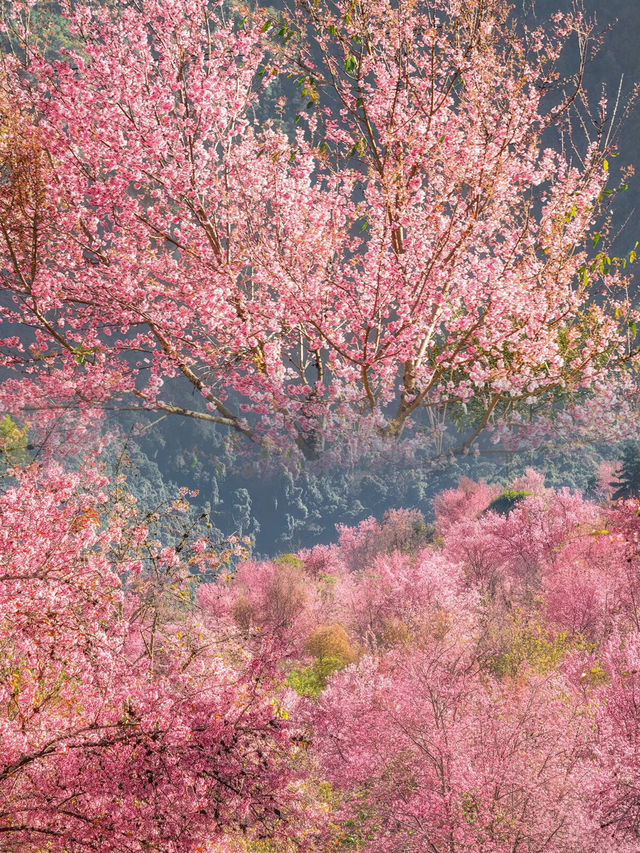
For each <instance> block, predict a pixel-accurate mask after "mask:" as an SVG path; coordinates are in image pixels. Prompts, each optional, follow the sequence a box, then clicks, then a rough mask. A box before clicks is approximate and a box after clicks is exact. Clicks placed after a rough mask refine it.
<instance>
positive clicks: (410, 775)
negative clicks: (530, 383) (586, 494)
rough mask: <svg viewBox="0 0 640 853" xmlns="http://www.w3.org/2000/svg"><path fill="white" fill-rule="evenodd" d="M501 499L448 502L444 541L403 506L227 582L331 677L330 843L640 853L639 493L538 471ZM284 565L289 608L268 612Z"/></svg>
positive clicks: (317, 702)
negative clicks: (602, 498)
mask: <svg viewBox="0 0 640 853" xmlns="http://www.w3.org/2000/svg"><path fill="white" fill-rule="evenodd" d="M499 492H500V489H499V488H495V487H490V486H487V485H486V484H474V483H472V482H470V481H463V482H462V484H461V486H460V487H459V489H457V490H456V489H453V490H450V491H449V492H446V493H444V494H442V495H440V496H439V498H438V500H437V501H436V506H437V513H438V514H437V518H436V531H439V537H438V538H437V539H436V540H435V541H433V530H432V529H429V528H428V527H426V526H425V525H424V524H423V523H422V522H421V519H420V517H419V515H417V514H416V513H406V512H393V513H389V514H388V515H387V516H385V519H384V520H383V521H382V523H379V522H377V521H375V520H374V519H369V520H367V521H365V522H363V523H362V524H360V525H359V526H358V527H356V528H353V529H349V528H344V527H342V528H340V530H339V541H338V542H337V543H336V544H335V545H331V546H318V547H317V548H314V549H311V550H308V551H304V552H301V553H300V554H299V555H298V556H299V558H302V562H301V561H298V562H295V561H293V559H292V558H288V560H286V561H285V563H283V564H281V565H280V567H278V563H277V561H276V562H275V563H263V564H259V563H253V564H251V563H249V564H246V565H245V566H244V567H243V569H242V570H241V572H240V573H239V575H238V583H237V585H236V584H235V583H234V582H231V583H230V585H229V586H228V587H227V589H226V591H225V595H226V596H228V598H227V600H226V601H227V603H226V605H225V606H226V608H227V612H230V613H232V614H235V617H236V618H237V616H238V614H239V613H241V612H242V613H245V612H246V611H242V609H240V610H239V609H238V601H239V600H242V601H243V602H245V603H246V600H251V601H252V602H253V608H254V609H253V611H252V612H253V613H254V614H256V615H255V617H254V618H255V619H256V622H255V623H254V624H258V623H259V624H260V625H261V626H263V629H264V630H265V631H266V632H267V634H269V636H270V637H273V636H280V637H281V638H282V639H283V640H286V641H287V642H289V643H290V645H289V654H293V655H296V654H297V655H298V658H299V660H300V661H301V663H305V661H306V662H307V663H308V664H310V668H309V669H307V670H306V671H305V672H306V673H307V678H311V677H312V676H313V673H314V672H315V674H316V676H315V677H316V678H317V679H320V680H319V681H318V680H317V681H316V682H315V684H316V685H317V686H316V687H315V688H313V687H311V688H305V689H311V690H312V694H311V695H313V696H315V695H317V694H318V691H319V695H317V698H314V699H311V700H308V701H307V703H306V705H305V704H304V703H303V705H302V706H301V707H300V709H299V710H298V711H297V712H296V718H297V725H298V726H301V727H302V731H303V732H304V735H303V740H306V741H309V742H310V743H311V751H310V752H309V755H308V760H309V761H310V763H309V765H308V767H309V772H310V773H311V775H312V777H313V776H315V777H316V778H319V779H324V780H326V781H328V782H330V783H331V786H332V789H331V790H332V797H331V801H330V808H329V814H328V818H329V819H328V821H326V823H325V825H324V829H323V826H322V822H321V821H317V818H316V824H315V825H314V827H313V831H312V836H313V837H316V836H317V837H318V838H320V839H322V840H321V841H320V849H325V848H324V847H323V846H322V845H323V844H324V845H327V844H328V845H331V844H338V843H339V842H340V841H345V842H349V839H350V843H356V842H357V843H358V844H359V845H360V846H359V849H362V850H365V851H371V853H374V851H375V853H377V851H380V850H384V851H385V853H387V851H388V853H394V851H398V853H400V851H402V853H408V851H416V853H417V851H420V853H422V851H424V850H434V851H447V852H448V853H454V851H463V850H464V851H473V853H507V851H513V850H514V849H517V848H518V847H519V846H521V847H522V848H523V849H525V850H542V851H548V853H566V851H568V850H571V851H573V850H575V851H578V850H579V851H581V853H582V851H585V853H633V851H635V850H636V849H637V844H638V837H637V821H638V797H637V789H638V782H639V779H638V758H639V753H638V656H639V655H638V652H639V650H638V520H637V514H636V510H637V502H634V501H627V502H618V503H616V504H613V505H596V504H594V503H591V502H589V501H585V500H583V498H582V497H581V496H580V495H579V494H576V493H570V492H569V491H568V490H562V491H560V492H554V491H553V490H552V489H548V488H545V486H544V482H543V479H542V477H541V476H540V475H538V474H537V473H536V472H535V471H531V470H530V471H528V472H527V474H526V476H525V477H523V478H520V479H519V480H517V481H515V482H514V483H512V484H511V494H514V493H516V494H518V493H520V498H519V499H518V500H517V501H515V502H514V503H513V505H512V506H511V508H510V509H509V511H507V512H496V511H494V510H492V509H491V508H490V507H489V503H490V502H491V501H492V500H494V499H495V497H496V495H497V494H498V493H499ZM523 492H524V494H522V493H523ZM506 494H509V492H507V493H506ZM400 530H402V531H403V533H402V535H401V536H396V535H395V534H396V533H397V532H399V531H400ZM420 537H422V538H420ZM285 565H286V566H287V567H288V571H290V572H293V573H294V574H290V575H289V576H288V577H289V581H290V583H289V584H288V586H287V587H286V589H287V591H288V592H287V595H288V597H286V596H285V599H286V601H287V602H288V603H289V605H290V610H289V611H288V616H287V619H282V618H280V619H279V620H278V621H274V620H273V619H272V620H271V621H269V619H268V618H267V615H266V614H267V613H268V612H272V613H273V614H275V613H278V612H280V610H279V609H278V606H279V607H280V608H281V606H282V600H283V599H282V591H283V588H282V587H281V588H280V592H279V593H278V594H275V593H274V590H275V589H276V587H274V578H277V577H278V574H279V572H281V571H282V567H283V566H285ZM294 576H295V584H294V583H292V582H291V581H292V579H293V577H294ZM206 589H207V588H206V587H205V588H203V593H205V592H206ZM296 590H298V591H299V592H300V594H296ZM269 596H271V601H272V602H277V601H280V605H278V606H273V605H268V604H267V603H266V602H267V600H268V598H269ZM292 602H295V604H292ZM223 611H224V607H223V609H222V611H220V612H223ZM294 625H295V630H294V629H293V626H294ZM292 631H293V633H292ZM305 632H306V634H307V640H306V641H305ZM294 634H295V637H296V640H295V643H293V645H291V638H292V636H294ZM320 635H322V637H324V638H325V639H324V643H325V645H324V646H323V645H322V644H321V643H320V642H319V640H318V638H319V637H320ZM331 638H333V639H332V641H331V642H332V643H333V645H331V642H330V640H331ZM332 650H333V651H332ZM331 654H333V658H332V659H331V661H330V666H328V668H327V664H326V660H327V658H323V657H322V655H331ZM340 655H342V658H340ZM318 656H319V657H318ZM314 657H315V659H316V660H318V661H320V663H316V664H312V661H313V660H314ZM323 659H324V660H325V669H324V670H323V669H322V667H321V663H322V660H323ZM314 666H315V669H314ZM336 670H338V671H337V672H336ZM331 672H333V673H334V674H333V675H331ZM296 678H297V679H298V681H296V682H294V683H302V682H300V681H299V679H300V676H299V675H298V676H296ZM310 683H311V682H304V684H310ZM292 707H293V706H292ZM300 715H301V716H300ZM331 849H333V848H331Z"/></svg>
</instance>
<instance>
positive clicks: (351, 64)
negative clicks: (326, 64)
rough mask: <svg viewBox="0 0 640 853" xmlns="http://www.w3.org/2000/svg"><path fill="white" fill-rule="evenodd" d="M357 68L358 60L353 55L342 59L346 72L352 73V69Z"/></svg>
mask: <svg viewBox="0 0 640 853" xmlns="http://www.w3.org/2000/svg"><path fill="white" fill-rule="evenodd" d="M357 68H358V60H357V59H356V58H355V56H347V58H346V59H345V61H344V70H345V71H346V72H347V74H353V73H354V71H356V70H357Z"/></svg>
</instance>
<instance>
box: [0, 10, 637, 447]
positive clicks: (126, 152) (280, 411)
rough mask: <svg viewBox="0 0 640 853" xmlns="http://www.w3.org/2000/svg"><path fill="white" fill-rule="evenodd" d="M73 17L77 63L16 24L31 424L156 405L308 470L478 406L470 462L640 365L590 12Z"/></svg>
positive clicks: (20, 283)
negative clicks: (610, 246)
mask: <svg viewBox="0 0 640 853" xmlns="http://www.w3.org/2000/svg"><path fill="white" fill-rule="evenodd" d="M61 7H62V10H63V14H64V16H65V17H66V19H67V21H68V27H69V34H70V35H69V37H70V39H71V41H72V42H74V43H75V44H76V45H77V47H76V48H75V49H69V50H66V51H63V54H62V56H63V58H62V60H61V61H57V60H56V61H50V60H48V59H47V58H46V56H45V55H43V52H42V50H41V49H40V47H39V43H38V40H37V39H34V38H32V37H31V34H30V31H29V15H28V5H25V4H23V3H21V2H18V3H15V4H12V10H11V11H10V13H9V14H8V15H7V16H5V28H6V31H7V33H8V36H7V37H8V38H9V41H10V43H11V44H12V45H13V46H14V48H15V52H14V54H13V55H7V56H5V57H3V65H4V71H3V74H2V78H1V79H0V88H1V89H2V111H1V115H2V118H1V121H2V125H1V130H0V159H1V160H2V168H3V175H4V176H5V177H4V178H3V181H2V184H1V186H0V220H1V237H2V240H1V245H2V253H3V260H2V279H1V280H2V286H3V289H4V292H5V295H6V297H7V298H6V300H5V301H4V302H3V306H2V313H3V317H4V319H5V321H7V323H8V324H9V325H13V326H16V325H19V326H20V327H21V328H22V330H23V331H24V330H26V329H29V330H31V334H32V337H28V336H27V335H26V334H22V335H20V336H19V337H15V336H13V337H8V338H6V339H4V340H3V342H2V350H3V365H4V366H5V367H7V368H9V369H10V370H11V372H12V374H13V376H12V378H11V379H9V380H8V381H6V382H5V383H4V384H3V388H2V394H1V397H0V399H1V402H2V407H3V408H4V409H5V410H6V411H9V412H12V413H20V412H22V413H23V415H24V414H26V413H30V414H29V416H30V417H32V419H34V420H35V419H36V415H35V413H33V412H32V410H33V409H37V410H38V412H39V419H40V422H41V423H43V424H50V423H51V422H52V419H53V417H54V414H55V416H58V415H59V413H60V411H61V410H68V409H72V410H74V411H75V412H76V414H75V417H76V418H78V415H77V412H78V411H79V412H80V413H81V416H80V418H79V420H82V418H89V417H91V416H93V414H95V411H96V409H98V408H100V407H105V406H106V407H111V406H115V407H131V406H133V407H135V406H141V407H143V408H149V409H157V410H161V411H164V412H169V413H176V414H181V415H185V416H190V417H194V418H200V419H204V420H208V421H212V422H215V423H219V424H224V425H226V426H227V427H229V428H230V429H231V430H232V431H234V432H235V433H238V434H242V435H244V436H247V437H249V438H251V439H253V440H255V441H257V442H259V443H261V444H262V445H263V446H266V447H271V448H273V447H274V446H276V447H279V446H287V445H290V444H291V443H292V441H295V442H296V443H297V445H298V447H299V448H300V449H301V450H302V451H303V452H304V453H306V455H308V456H309V455H310V456H313V455H317V453H318V452H319V451H320V450H321V448H322V446H323V441H324V440H325V438H326V439H332V438H335V437H337V436H339V435H340V434H344V432H345V430H347V431H348V432H349V434H352V433H353V430H354V424H357V425H358V426H357V429H358V434H359V435H360V436H361V437H363V438H364V437H366V436H373V437H377V438H378V439H380V438H382V439H384V438H397V437H398V436H400V435H401V433H403V431H404V430H405V428H407V427H409V426H411V425H413V426H416V425H420V424H422V427H424V428H425V429H426V428H434V429H435V428H436V427H441V426H442V423H443V418H444V417H445V416H446V415H447V414H453V415H455V417H456V419H457V420H458V423H459V425H460V427H461V429H462V433H461V438H460V445H459V449H461V450H467V449H468V448H469V447H470V446H471V445H472V444H473V443H474V442H475V441H476V439H477V438H478V436H480V435H481V433H482V432H483V431H484V430H485V429H486V428H487V427H489V426H491V424H492V422H494V421H495V422H502V423H508V422H509V421H510V419H512V417H513V416H516V417H519V418H522V417H523V411H524V412H525V413H526V412H528V411H530V407H531V406H532V405H534V404H535V405H536V406H537V405H538V404H539V405H541V406H542V405H543V404H545V405H546V404H549V405H551V404H552V403H553V401H554V399H555V397H556V396H557V395H558V394H564V393H569V392H573V391H575V392H579V393H582V394H587V393H588V392H589V391H590V389H593V388H596V387H602V385H603V384H606V383H607V382H608V381H609V380H610V378H611V371H613V370H614V369H617V368H618V367H620V365H622V364H623V363H625V362H626V361H628V360H629V359H631V358H632V356H634V355H635V354H636V353H635V351H634V350H633V346H632V341H631V339H630V338H629V333H628V332H629V325H628V321H629V319H630V316H631V315H630V313H629V312H630V310H631V309H630V305H629V303H628V300H627V296H626V293H627V291H626V289H625V284H626V280H625V278H624V277H623V275H622V271H621V270H620V269H618V268H617V267H615V266H614V265H612V264H611V259H610V258H608V255H607V250H606V246H605V242H606V227H605V228H601V229H600V232H599V233H601V234H603V235H605V236H603V237H602V241H601V242H600V243H599V244H598V246H597V248H596V243H597V240H598V238H597V237H594V238H593V241H592V240H591V238H590V235H591V234H592V232H593V229H594V228H595V227H596V225H597V223H598V222H599V221H600V219H599V217H600V213H601V209H602V203H603V198H604V196H603V193H604V191H605V186H606V183H607V178H608V174H609V172H608V170H609V162H611V163H613V160H611V161H609V160H608V159H607V158H608V153H609V148H610V147H611V142H610V140H611V138H612V137H611V135H610V134H609V122H610V118H611V117H610V116H609V115H608V113H607V107H606V102H605V101H604V100H602V101H601V102H600V104H599V106H598V108H597V110H596V114H594V116H593V126H594V127H595V130H594V135H593V137H592V138H588V139H585V140H582V141H581V140H580V139H578V137H577V136H575V137H572V136H571V135H570V131H569V124H568V121H569V116H570V113H571V110H572V108H573V106H574V105H575V104H576V103H577V102H578V100H579V99H580V98H581V97H582V92H581V79H582V71H583V66H584V61H585V58H586V55H587V52H588V45H589V41H590V37H591V29H590V25H589V23H588V22H587V21H586V20H585V19H584V18H582V17H581V16H580V15H576V14H571V15H566V16H562V15H557V16H555V18H554V20H553V21H552V22H551V23H550V25H549V27H548V28H547V30H546V31H545V30H543V29H541V28H540V29H535V30H528V29H526V27H524V26H523V25H519V24H518V23H517V22H516V21H515V20H514V19H513V18H512V17H511V16H510V14H509V9H508V7H507V5H506V4H505V2H504V0H483V2H481V3H468V2H464V0H463V1H462V2H461V0H433V2H429V3H427V2H419V3H414V2H408V0H407V2H405V0H401V2H399V3H390V2H388V0H365V2H363V3H359V4H357V5H355V6H354V5H353V4H351V3H349V2H343V0H340V2H336V3H332V2H324V0H323V2H321V3H314V4H311V3H307V2H306V0H300V2H297V3H296V4H295V6H294V8H292V9H290V10H289V11H286V12H283V13H282V14H281V15H279V16H276V17H275V18H274V17H273V16H271V17H270V16H269V14H268V13H267V12H265V11H256V12H253V13H249V12H248V11H247V10H242V11H241V12H236V13H231V12H228V11H227V10H226V7H224V6H222V5H218V4H211V3H209V2H206V0H196V2H193V0H189V2H186V0H143V2H141V3H139V4H130V5H125V4H117V3H116V4H100V5H98V4H78V3H67V2H63V3H62V4H61ZM240 16H242V18H240ZM576 40H577V42H578V45H579V53H580V62H579V67H578V68H577V73H576V76H575V77H574V78H572V79H571V81H570V82H567V81H562V80H561V79H560V78H559V77H558V74H557V71H556V63H557V60H558V58H559V56H560V54H561V52H562V50H563V48H564V46H565V45H566V44H567V43H568V42H569V41H574V42H575V41H576ZM287 75H293V76H294V77H295V78H296V79H297V81H298V83H299V85H300V89H301V92H302V95H303V97H304V98H305V100H307V101H308V104H309V107H308V110H307V111H306V112H305V113H304V115H302V116H301V121H300V122H299V124H298V125H297V127H295V128H293V127H291V128H288V127H283V121H279V120H278V121H275V120H272V119H269V120H266V121H265V120H263V121H260V120H259V119H258V118H256V112H255V111H256V109H259V107H260V104H261V102H262V101H264V99H265V98H266V99H269V98H270V97H271V92H272V89H271V88H270V86H271V84H272V81H274V80H275V81H276V82H277V81H278V79H280V78H284V79H286V77H287ZM585 126H586V125H585ZM554 132H559V134H560V136H556V137H554V136H553V134H554ZM560 137H561V138H562V139H563V140H564V142H563V143H562V145H561V144H560V142H558V144H557V145H556V144H555V143H554V141H553V140H554V138H556V139H558V140H559V139H560ZM570 140H571V141H572V144H569V141H570ZM570 152H573V153H570ZM612 153H615V152H612ZM607 191H608V190H607ZM603 290H604V291H605V292H606V294H607V296H606V297H605V298H602V297H601V292H602V291H603ZM596 296H598V298H597V299H596V298H595V297H596ZM27 338H28V339H27ZM598 383H600V385H598ZM188 392H192V396H191V397H190V396H189V394H188ZM193 395H195V397H193ZM195 401H200V402H195ZM436 432H437V430H436Z"/></svg>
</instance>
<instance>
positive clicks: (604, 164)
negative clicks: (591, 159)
mask: <svg viewBox="0 0 640 853" xmlns="http://www.w3.org/2000/svg"><path fill="white" fill-rule="evenodd" d="M602 168H603V169H604V170H605V172H608V171H609V161H608V160H603V161H602Z"/></svg>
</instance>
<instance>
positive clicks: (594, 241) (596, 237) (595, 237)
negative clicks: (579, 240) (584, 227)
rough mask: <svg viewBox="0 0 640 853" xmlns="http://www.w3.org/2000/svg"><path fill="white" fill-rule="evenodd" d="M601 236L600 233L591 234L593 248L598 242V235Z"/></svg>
mask: <svg viewBox="0 0 640 853" xmlns="http://www.w3.org/2000/svg"><path fill="white" fill-rule="evenodd" d="M601 236H602V235H601V234H594V235H593V248H594V249H595V247H596V246H597V245H598V243H599V242H600V237H601Z"/></svg>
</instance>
